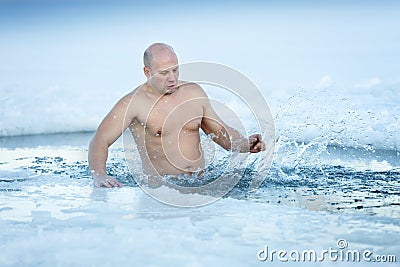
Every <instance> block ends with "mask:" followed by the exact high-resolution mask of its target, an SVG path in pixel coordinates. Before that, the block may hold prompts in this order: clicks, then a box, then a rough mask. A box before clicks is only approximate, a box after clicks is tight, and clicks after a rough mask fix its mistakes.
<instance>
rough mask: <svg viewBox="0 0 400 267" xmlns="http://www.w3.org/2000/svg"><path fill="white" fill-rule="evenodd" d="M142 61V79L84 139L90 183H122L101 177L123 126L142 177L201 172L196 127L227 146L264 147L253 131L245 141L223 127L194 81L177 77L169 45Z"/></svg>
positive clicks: (157, 47) (153, 49)
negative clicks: (136, 154) (133, 146)
mask: <svg viewBox="0 0 400 267" xmlns="http://www.w3.org/2000/svg"><path fill="white" fill-rule="evenodd" d="M143 61H144V68H143V70H144V74H145V76H146V77H147V81H146V82H145V83H144V84H142V85H140V86H139V87H137V88H136V89H135V90H133V91H132V92H131V93H129V94H127V95H126V96H124V97H123V98H121V99H120V100H119V101H118V102H117V104H115V106H114V107H113V108H112V109H111V111H110V112H109V113H108V115H107V116H106V117H105V118H104V119H103V121H102V122H101V124H100V125H99V127H98V129H97V131H96V133H95V135H94V136H93V138H92V140H91V142H90V145H89V167H90V170H91V172H92V175H93V179H94V184H95V185H96V186H105V187H120V186H122V184H121V183H120V182H118V181H117V180H116V179H115V178H114V177H111V176H108V175H107V173H106V161H107V156H108V148H109V146H110V145H112V144H113V143H114V142H115V140H117V139H118V138H119V137H120V136H121V134H122V133H123V132H124V131H125V130H126V129H127V128H129V130H130V132H131V133H132V135H133V137H134V140H135V142H136V145H137V147H138V150H139V154H140V157H141V160H142V167H143V172H144V173H145V174H148V175H165V174H170V175H178V174H184V173H188V174H191V173H199V172H201V171H202V170H203V169H204V168H205V166H204V157H203V154H202V149H201V146H200V134H199V129H202V130H203V131H204V133H205V134H207V135H210V136H212V139H213V141H214V142H216V143H217V144H219V145H220V146H222V147H223V148H224V149H227V150H232V151H239V152H241V153H246V152H251V153H257V152H260V151H262V150H265V145H264V142H263V141H262V140H261V136H260V135H259V134H255V135H252V136H250V137H249V139H247V138H245V137H243V136H242V135H241V134H240V133H239V132H238V131H236V130H235V129H233V128H231V127H229V126H228V125H226V124H225V123H224V122H223V121H222V120H221V119H220V118H219V117H218V115H217V114H216V112H215V111H214V109H213V108H212V106H211V104H210V102H209V99H208V97H207V95H206V94H205V92H204V91H203V89H202V88H201V87H200V86H199V85H197V84H195V83H190V82H183V81H180V80H178V76H179V66H178V58H177V56H176V54H175V52H174V50H173V48H172V47H171V46H169V45H167V44H163V43H155V44H152V45H151V46H150V47H148V48H147V49H146V51H145V53H144V56H143Z"/></svg>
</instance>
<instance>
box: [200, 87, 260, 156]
mask: <svg viewBox="0 0 400 267" xmlns="http://www.w3.org/2000/svg"><path fill="white" fill-rule="evenodd" d="M203 94H204V96H203V97H204V99H205V101H204V107H203V119H202V123H201V128H202V130H203V131H204V133H205V134H207V135H210V136H211V138H212V140H213V141H214V142H216V143H217V144H219V145H220V146H221V147H223V148H224V149H226V150H231V151H239V152H240V153H246V152H251V153H258V152H260V151H263V150H265V144H264V142H263V141H262V139H261V135H259V134H254V135H251V136H250V137H249V138H246V137H244V136H243V135H242V134H241V133H240V132H239V131H237V130H236V129H234V128H232V127H230V126H228V125H227V124H226V123H224V122H223V121H222V119H221V118H220V117H219V116H218V114H217V113H216V112H215V110H214V109H213V108H212V106H211V103H210V101H209V100H208V97H207V95H206V94H205V93H204V92H203Z"/></svg>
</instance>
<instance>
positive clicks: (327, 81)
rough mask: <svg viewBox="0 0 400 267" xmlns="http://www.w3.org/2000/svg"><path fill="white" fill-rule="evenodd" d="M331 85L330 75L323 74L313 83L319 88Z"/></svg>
mask: <svg viewBox="0 0 400 267" xmlns="http://www.w3.org/2000/svg"><path fill="white" fill-rule="evenodd" d="M332 85H333V80H332V78H331V76H329V75H325V76H324V77H322V78H321V79H320V80H319V81H318V83H317V84H316V85H315V88H317V89H321V88H326V87H329V86H332Z"/></svg>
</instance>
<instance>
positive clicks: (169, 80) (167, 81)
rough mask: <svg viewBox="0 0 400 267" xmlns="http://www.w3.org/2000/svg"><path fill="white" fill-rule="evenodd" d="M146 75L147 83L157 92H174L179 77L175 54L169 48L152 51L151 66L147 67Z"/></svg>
mask: <svg viewBox="0 0 400 267" xmlns="http://www.w3.org/2000/svg"><path fill="white" fill-rule="evenodd" d="M146 68H147V67H145V73H146ZM146 76H147V78H148V83H149V84H150V85H151V86H152V87H153V88H154V89H155V90H156V91H157V92H158V93H160V94H172V93H173V92H175V90H176V85H177V84H178V77H179V66H178V59H177V57H176V55H175V54H174V53H173V52H172V51H169V50H164V51H159V52H157V53H154V55H153V60H152V64H151V67H150V68H149V69H147V73H146Z"/></svg>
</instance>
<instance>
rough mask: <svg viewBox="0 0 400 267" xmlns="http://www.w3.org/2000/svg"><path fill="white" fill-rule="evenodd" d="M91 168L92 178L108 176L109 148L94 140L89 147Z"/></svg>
mask: <svg viewBox="0 0 400 267" xmlns="http://www.w3.org/2000/svg"><path fill="white" fill-rule="evenodd" d="M88 154H89V156H88V157H89V168H90V171H91V173H92V176H93V177H94V176H98V175H106V174H107V171H106V161H107V157H108V146H107V145H101V144H99V143H98V142H96V140H95V139H93V140H92V141H91V142H90V145H89V153H88Z"/></svg>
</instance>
